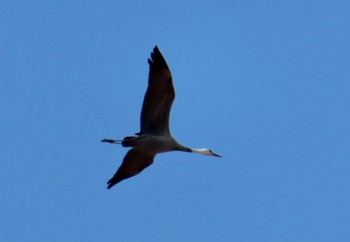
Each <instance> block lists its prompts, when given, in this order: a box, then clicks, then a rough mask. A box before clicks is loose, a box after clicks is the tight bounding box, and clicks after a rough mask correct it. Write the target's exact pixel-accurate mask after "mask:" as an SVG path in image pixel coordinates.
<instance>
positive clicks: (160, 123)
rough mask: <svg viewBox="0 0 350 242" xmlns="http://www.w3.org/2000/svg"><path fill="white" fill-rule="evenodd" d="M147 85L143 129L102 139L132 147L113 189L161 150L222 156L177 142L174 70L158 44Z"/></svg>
mask: <svg viewBox="0 0 350 242" xmlns="http://www.w3.org/2000/svg"><path fill="white" fill-rule="evenodd" d="M148 64H149V67H150V68H149V77H148V88H147V91H146V94H145V97H144V100H143V106H142V111H141V130H140V132H138V133H136V134H135V136H127V137H125V138H124V139H122V140H115V139H103V140H102V142H108V143H115V144H121V145H122V146H123V147H132V148H131V149H130V150H129V151H128V152H127V154H126V155H125V157H124V159H123V162H122V164H121V166H120V167H119V168H118V170H117V172H116V173H115V174H114V176H113V177H112V178H111V179H110V180H109V181H108V182H107V185H108V186H107V188H108V189H110V188H111V187H113V186H114V185H115V184H117V183H119V182H120V181H122V180H124V179H127V178H130V177H132V176H135V175H137V174H139V173H140V172H141V171H142V170H144V169H145V168H147V167H148V166H150V165H151V164H152V163H153V160H154V157H155V156H156V154H158V153H162V152H168V151H175V150H177V151H185V152H194V153H199V154H203V155H209V156H216V157H221V156H220V155H218V154H216V153H214V152H213V151H212V150H210V149H207V148H201V149H195V148H189V147H186V146H183V145H181V144H180V143H178V142H177V141H176V140H175V139H174V138H173V137H172V135H171V133H170V130H169V114H170V109H171V105H172V103H173V101H174V98H175V90H174V86H173V81H172V77H171V73H170V70H169V67H168V65H167V63H166V62H165V59H164V57H163V56H162V54H161V53H160V51H159V49H158V47H157V46H155V47H154V49H153V52H152V53H151V58H149V59H148Z"/></svg>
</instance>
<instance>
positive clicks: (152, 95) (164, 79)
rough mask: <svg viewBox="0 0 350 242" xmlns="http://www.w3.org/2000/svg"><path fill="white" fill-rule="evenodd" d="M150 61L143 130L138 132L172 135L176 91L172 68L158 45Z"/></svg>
mask: <svg viewBox="0 0 350 242" xmlns="http://www.w3.org/2000/svg"><path fill="white" fill-rule="evenodd" d="M148 63H149V66H150V68H149V77H148V88H147V91H146V94H145V98H144V100H143V106H142V111H141V131H140V132H139V133H138V134H152V135H170V131H169V114H170V109H171V105H172V103H173V101H174V98H175V91H174V86H173V81H172V77H171V73H170V70H169V68H168V65H167V63H166V62H165V60H164V57H163V56H162V54H161V53H160V51H159V49H158V47H157V46H156V47H155V48H154V49H153V52H152V53H151V58H150V59H148Z"/></svg>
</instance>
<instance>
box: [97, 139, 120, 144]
mask: <svg viewBox="0 0 350 242" xmlns="http://www.w3.org/2000/svg"><path fill="white" fill-rule="evenodd" d="M101 141H102V142H107V143H111V144H121V143H122V140H116V139H103V140H101Z"/></svg>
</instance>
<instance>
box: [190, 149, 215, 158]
mask: <svg viewBox="0 0 350 242" xmlns="http://www.w3.org/2000/svg"><path fill="white" fill-rule="evenodd" d="M191 151H192V152H194V153H199V154H202V155H210V156H216V157H221V155H219V154H216V153H214V152H213V151H212V150H210V149H207V148H202V149H193V148H192V149H191Z"/></svg>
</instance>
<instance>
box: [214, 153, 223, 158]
mask: <svg viewBox="0 0 350 242" xmlns="http://www.w3.org/2000/svg"><path fill="white" fill-rule="evenodd" d="M213 156H216V157H220V158H222V156H221V155H219V154H216V153H214V152H213Z"/></svg>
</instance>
